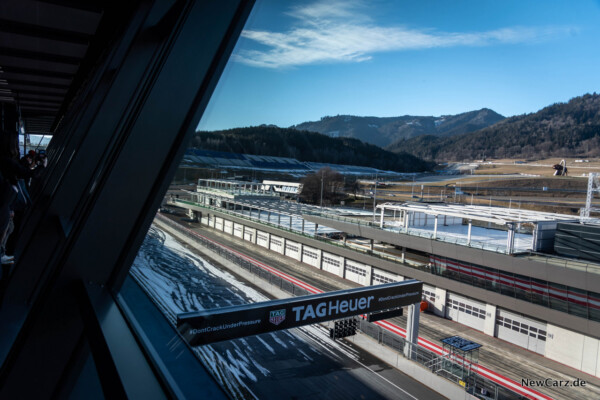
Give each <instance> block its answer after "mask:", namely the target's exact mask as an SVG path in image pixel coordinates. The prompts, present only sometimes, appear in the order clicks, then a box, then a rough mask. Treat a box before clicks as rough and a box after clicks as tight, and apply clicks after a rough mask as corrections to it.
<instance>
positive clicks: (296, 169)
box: [181, 149, 399, 176]
mask: <svg viewBox="0 0 600 400" xmlns="http://www.w3.org/2000/svg"><path fill="white" fill-rule="evenodd" d="M181 166H182V167H188V168H193V167H200V168H202V167H209V168H229V169H240V170H241V169H253V170H254V169H260V170H264V171H272V172H285V173H288V174H290V175H295V176H304V175H306V174H307V173H311V172H314V171H318V170H320V169H321V168H324V167H329V168H331V169H334V170H336V171H339V172H340V173H343V174H348V175H358V176H362V175H374V174H378V175H381V176H386V175H387V176H398V175H399V174H398V173H397V172H393V171H383V170H379V169H377V168H371V167H363V166H356V165H339V164H329V163H318V162H304V161H298V160H296V159H295V158H289V157H273V156H260V155H252V154H239V153H228V152H224V151H214V150H202V149H188V150H187V151H186V153H185V155H184V157H183V161H182V162H181Z"/></svg>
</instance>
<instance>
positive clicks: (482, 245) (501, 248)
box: [306, 211, 520, 254]
mask: <svg viewBox="0 0 600 400" xmlns="http://www.w3.org/2000/svg"><path fill="white" fill-rule="evenodd" d="M306 214H308V215H314V216H318V217H321V218H326V219H331V220H334V221H340V222H347V223H351V224H355V225H360V226H368V227H371V228H375V229H380V230H385V231H388V232H395V233H403V234H406V235H411V236H419V237H422V238H426V239H430V240H439V241H441V242H446V243H452V244H457V245H460V246H465V247H471V248H474V249H482V250H487V251H493V252H495V253H504V254H505V253H506V250H507V246H506V245H499V244H491V243H489V241H482V240H473V239H471V241H470V242H469V241H468V240H467V239H464V238H458V237H456V236H449V235H444V232H443V231H438V232H437V234H436V235H434V234H433V232H430V231H424V230H422V229H414V228H413V229H411V228H404V227H399V228H398V229H391V228H386V227H385V226H384V227H383V228H382V227H381V226H380V223H379V222H373V221H367V220H363V219H359V218H351V217H344V216H340V215H335V214H331V213H327V212H314V211H311V212H307V213H306ZM518 251H520V250H518V249H517V252H518Z"/></svg>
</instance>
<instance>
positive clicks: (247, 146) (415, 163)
mask: <svg viewBox="0 0 600 400" xmlns="http://www.w3.org/2000/svg"><path fill="white" fill-rule="evenodd" d="M191 146H192V147H196V148H200V149H206V150H217V151H227V152H233V153H246V154H257V155H268V156H276V157H292V158H296V159H298V160H300V161H314V162H324V163H334V164H349V165H361V166H368V167H373V168H379V169H383V170H390V171H398V172H414V171H424V170H428V169H431V168H432V167H433V165H432V164H431V163H429V162H425V161H423V160H421V159H419V158H417V157H415V156H412V155H410V154H405V153H402V152H398V153H392V152H389V151H386V150H383V149H381V148H379V147H377V146H374V145H371V144H366V143H363V142H361V141H359V140H357V139H350V138H331V137H328V136H325V135H321V134H319V133H315V132H307V131H298V130H295V129H289V128H278V127H273V126H266V125H262V126H256V127H250V128H236V129H230V130H225V131H215V132H205V131H200V132H196V134H195V135H194V138H193V139H192V143H191Z"/></svg>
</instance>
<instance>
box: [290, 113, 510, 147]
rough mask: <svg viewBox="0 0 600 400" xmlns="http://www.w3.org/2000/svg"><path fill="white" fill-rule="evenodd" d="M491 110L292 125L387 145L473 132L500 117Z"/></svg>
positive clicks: (346, 117) (349, 117)
mask: <svg viewBox="0 0 600 400" xmlns="http://www.w3.org/2000/svg"><path fill="white" fill-rule="evenodd" d="M503 119H504V117H503V116H502V115H500V114H498V113H496V112H494V111H493V110H490V109H487V108H482V109H481V110H477V111H469V112H465V113H461V114H456V115H442V116H440V117H422V116H413V115H404V116H401V117H357V116H354V115H336V116H333V117H323V118H321V119H320V120H319V121H310V122H303V123H301V124H298V125H296V126H292V127H291V128H294V129H299V130H307V131H311V132H318V133H322V134H324V135H327V136H330V137H349V138H355V139H358V140H362V141H363V142H366V143H371V144H374V145H377V146H380V147H383V148H385V147H387V146H389V145H391V144H393V143H395V142H397V141H399V140H404V139H410V138H413V137H417V136H421V135H434V136H453V135H460V134H463V133H468V132H473V131H476V130H478V129H481V128H485V127H486V126H490V125H492V124H495V123H496V122H498V121H501V120H503Z"/></svg>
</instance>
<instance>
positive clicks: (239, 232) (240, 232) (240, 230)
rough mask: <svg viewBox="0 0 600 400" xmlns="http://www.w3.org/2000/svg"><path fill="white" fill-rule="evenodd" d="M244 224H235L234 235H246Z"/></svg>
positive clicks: (241, 236) (241, 237)
mask: <svg viewBox="0 0 600 400" xmlns="http://www.w3.org/2000/svg"><path fill="white" fill-rule="evenodd" d="M243 231H244V226H243V225H242V224H236V223H234V224H233V236H235V237H239V238H240V239H243V235H244V232H243Z"/></svg>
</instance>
